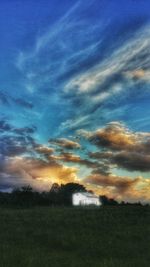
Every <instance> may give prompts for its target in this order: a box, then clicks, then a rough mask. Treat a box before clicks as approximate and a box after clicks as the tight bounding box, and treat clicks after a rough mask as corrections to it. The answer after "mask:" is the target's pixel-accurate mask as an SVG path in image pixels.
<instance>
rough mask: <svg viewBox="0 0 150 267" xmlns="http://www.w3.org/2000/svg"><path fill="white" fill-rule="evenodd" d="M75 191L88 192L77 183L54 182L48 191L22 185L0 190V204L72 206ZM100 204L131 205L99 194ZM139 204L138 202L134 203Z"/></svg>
mask: <svg viewBox="0 0 150 267" xmlns="http://www.w3.org/2000/svg"><path fill="white" fill-rule="evenodd" d="M75 192H90V193H92V191H88V190H87V189H86V188H85V186H84V185H82V184H78V183H67V184H61V185H58V184H57V183H54V184H53V185H52V187H51V188H50V190H49V191H47V192H45V191H43V192H37V191H35V190H33V188H32V187H31V186H30V185H28V186H23V187H21V188H16V189H14V190H13V191H12V192H11V193H4V192H0V205H1V206H16V207H20V206H21V207H30V206H72V194H73V193H75ZM99 198H100V201H101V203H102V205H104V206H106V205H113V206H114V205H131V204H130V203H125V202H121V203H118V202H117V201H116V200H114V199H110V198H108V197H107V196H99ZM136 204H138V205H141V204H140V203H136Z"/></svg>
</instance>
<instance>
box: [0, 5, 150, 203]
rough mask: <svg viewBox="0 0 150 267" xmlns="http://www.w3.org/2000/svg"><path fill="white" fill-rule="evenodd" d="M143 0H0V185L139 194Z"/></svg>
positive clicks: (144, 167) (145, 86) (144, 152)
mask: <svg viewBox="0 0 150 267" xmlns="http://www.w3.org/2000/svg"><path fill="white" fill-rule="evenodd" d="M149 9H150V3H149V1H141V0H140V1H138V3H137V1H134V0H132V1H131V0H127V1H117V0H114V1H107V0H103V1H98V0H91V1H70V0H68V1H65V0H62V1H61V2H60V1H58V0H57V1H56V0H55V1H47V0H44V1H38V3H37V1H23V0H22V1H16V0H13V1H9V0H7V1H5V2H4V1H2V2H1V3H0V11H1V17H0V33H1V42H0V51H1V52H0V109H1V112H0V116H1V117H0V146H1V151H0V153H1V154H0V160H1V163H0V166H1V172H0V188H1V190H11V189H12V188H14V187H18V186H22V185H24V184H31V185H32V186H33V187H34V188H35V189H37V190H47V189H48V188H49V187H50V186H51V184H52V183H53V182H58V183H66V182H70V181H74V182H81V183H84V184H85V185H86V187H87V188H90V189H92V190H94V191H95V192H96V193H98V194H106V195H108V196H110V197H114V198H116V199H118V200H122V199H123V200H125V201H142V202H149V190H150V180H149V177H150V167H149V166H150V155H149V149H148V148H149V144H150V133H149V131H150V121H149V117H150V109H149V103H150V100H149V99H150V91H149V85H150V15H149Z"/></svg>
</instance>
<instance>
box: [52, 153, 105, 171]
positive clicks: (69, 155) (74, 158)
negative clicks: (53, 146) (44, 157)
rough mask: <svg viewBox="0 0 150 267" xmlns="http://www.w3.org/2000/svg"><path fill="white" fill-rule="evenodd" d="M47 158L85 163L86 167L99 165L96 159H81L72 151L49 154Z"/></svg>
mask: <svg viewBox="0 0 150 267" xmlns="http://www.w3.org/2000/svg"><path fill="white" fill-rule="evenodd" d="M49 159H54V160H59V161H63V162H67V163H69V162H70V163H75V164H79V165H85V166H86V167H88V168H98V167H100V164H98V163H97V162H96V161H90V160H88V159H83V158H81V157H80V156H79V155H75V154H73V153H66V152H62V153H61V154H60V155H57V156H55V155H51V156H49Z"/></svg>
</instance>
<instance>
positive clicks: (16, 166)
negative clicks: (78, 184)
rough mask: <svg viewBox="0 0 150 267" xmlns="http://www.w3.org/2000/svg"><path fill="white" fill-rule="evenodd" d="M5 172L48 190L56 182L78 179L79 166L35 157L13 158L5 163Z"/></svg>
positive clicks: (24, 182) (22, 181) (39, 188)
mask: <svg viewBox="0 0 150 267" xmlns="http://www.w3.org/2000/svg"><path fill="white" fill-rule="evenodd" d="M5 172H6V173H7V174H11V175H12V176H13V177H16V179H17V181H18V180H20V183H22V184H30V185H31V186H34V187H36V188H37V189H38V190H42V189H43V187H44V188H45V190H48V189H49V188H50V186H51V184H52V183H54V182H57V183H68V182H75V181H78V178H77V172H78V169H77V168H75V167H68V166H64V165H61V164H58V163H56V162H54V161H53V162H46V161H43V160H40V159H33V158H21V157H14V158H11V159H9V160H8V162H7V163H6V165H5ZM14 183H15V181H14Z"/></svg>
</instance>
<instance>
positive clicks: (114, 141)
mask: <svg viewBox="0 0 150 267" xmlns="http://www.w3.org/2000/svg"><path fill="white" fill-rule="evenodd" d="M78 134H79V135H81V136H83V137H84V138H86V139H88V140H89V142H91V143H92V144H94V145H96V147H97V148H98V149H99V150H98V151H96V152H89V157H90V158H92V159H95V160H100V161H101V162H103V163H105V166H107V168H108V170H109V169H112V168H113V167H115V168H116V167H118V168H122V169H126V170H128V171H140V172H147V171H150V150H149V148H150V134H149V133H146V132H145V133H144V132H143V133H139V132H133V131H131V130H129V129H128V128H127V127H125V125H123V124H121V123H119V122H112V123H109V124H107V125H106V127H104V128H101V129H98V130H96V131H93V132H88V131H82V130H81V131H78Z"/></svg>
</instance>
